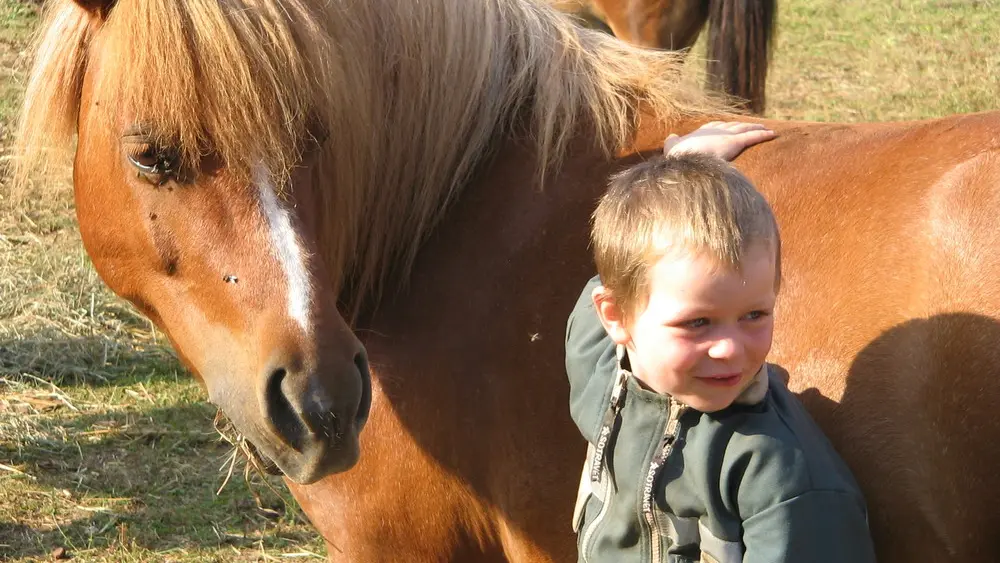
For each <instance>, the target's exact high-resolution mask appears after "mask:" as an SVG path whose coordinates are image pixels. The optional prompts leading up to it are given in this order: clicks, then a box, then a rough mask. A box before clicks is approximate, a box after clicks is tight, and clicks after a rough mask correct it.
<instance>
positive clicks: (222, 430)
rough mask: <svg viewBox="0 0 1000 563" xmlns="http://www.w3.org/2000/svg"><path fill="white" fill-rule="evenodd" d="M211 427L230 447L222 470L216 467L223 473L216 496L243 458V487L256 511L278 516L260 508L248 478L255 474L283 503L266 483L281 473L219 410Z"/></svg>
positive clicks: (263, 507) (259, 499) (260, 501)
mask: <svg viewBox="0 0 1000 563" xmlns="http://www.w3.org/2000/svg"><path fill="white" fill-rule="evenodd" d="M212 425H213V426H214V427H215V431H216V432H218V433H219V436H220V437H221V438H222V439H223V440H224V441H225V442H226V443H228V444H229V445H231V446H232V447H233V449H232V451H231V452H230V453H229V456H228V457H227V458H226V461H225V462H223V464H222V467H220V468H219V470H220V471H225V473H226V476H225V478H224V479H223V480H222V484H221V485H220V486H219V490H218V491H216V493H215V494H216V495H218V494H221V493H222V490H223V489H225V488H226V485H227V484H229V480H230V479H231V478H232V476H233V472H234V470H235V468H236V464H237V463H239V461H240V458H242V459H243V480H244V482H246V484H247V489H248V490H249V491H250V494H251V495H253V498H254V501H255V502H256V503H257V509H258V510H260V511H261V512H263V513H265V514H268V515H271V516H278V515H279V514H278V513H277V511H275V510H273V509H271V508H268V507H266V506H265V505H264V503H263V501H262V500H261V498H260V494H259V493H258V492H257V490H256V488H255V487H254V486H253V482H252V481H253V479H252V476H253V475H256V476H257V477H259V480H260V482H261V483H263V484H264V486H265V487H267V488H268V490H270V491H271V492H272V493H273V494H274V495H275V496H276V497H278V498H279V499H282V502H284V497H283V496H282V495H281V493H279V492H278V491H277V490H276V489H275V488H274V486H273V485H271V483H270V481H269V480H268V476H269V475H281V470H280V469H279V468H278V466H277V465H276V464H275V463H274V462H273V461H271V460H270V459H268V458H267V457H266V456H264V455H263V454H261V453H260V451H259V450H257V447H256V446H254V445H253V443H252V442H250V440H247V439H246V437H245V436H243V434H241V433H240V431H239V430H237V429H236V426H235V425H233V423H232V421H231V420H229V417H227V416H226V414H225V413H224V412H222V409H219V410H218V411H217V412H216V413H215V420H213V421H212Z"/></svg>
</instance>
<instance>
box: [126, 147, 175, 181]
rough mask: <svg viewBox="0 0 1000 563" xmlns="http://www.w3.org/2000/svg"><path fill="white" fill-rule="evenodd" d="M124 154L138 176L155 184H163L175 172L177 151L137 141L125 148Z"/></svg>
mask: <svg viewBox="0 0 1000 563" xmlns="http://www.w3.org/2000/svg"><path fill="white" fill-rule="evenodd" d="M126 156H127V158H128V161H129V162H130V163H131V164H132V166H134V167H135V168H136V170H137V171H138V174H139V176H140V177H142V178H145V179H146V180H147V181H149V182H150V183H152V184H155V185H160V184H163V183H164V182H166V181H167V180H169V179H170V178H171V177H172V176H173V175H175V174H176V172H177V162H178V158H177V153H176V151H174V150H172V149H170V148H166V147H161V146H158V145H156V144H154V143H138V144H136V145H133V146H131V147H128V148H127V150H126Z"/></svg>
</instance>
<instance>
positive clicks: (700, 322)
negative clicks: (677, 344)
mask: <svg viewBox="0 0 1000 563" xmlns="http://www.w3.org/2000/svg"><path fill="white" fill-rule="evenodd" d="M708 324H709V322H708V319H706V318H705V317H701V318H698V319H691V320H690V321H684V322H682V323H680V326H681V328H686V329H696V328H702V327H706V326H708Z"/></svg>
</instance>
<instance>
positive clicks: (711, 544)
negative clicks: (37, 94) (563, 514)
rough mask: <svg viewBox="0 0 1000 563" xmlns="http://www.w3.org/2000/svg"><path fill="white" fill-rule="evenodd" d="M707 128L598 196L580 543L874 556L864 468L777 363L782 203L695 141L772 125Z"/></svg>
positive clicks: (740, 139) (809, 557)
mask: <svg viewBox="0 0 1000 563" xmlns="http://www.w3.org/2000/svg"><path fill="white" fill-rule="evenodd" d="M710 128H714V129H715V130H720V129H721V131H722V133H723V135H722V136H719V135H716V136H714V138H713V137H712V135H711V131H704V130H702V131H699V132H696V134H693V135H692V136H688V137H684V138H680V139H676V138H671V139H668V141H667V145H668V148H670V147H671V146H672V147H673V149H672V150H670V151H669V153H668V154H666V155H665V156H663V157H658V158H654V159H652V160H649V161H647V162H643V163H641V164H639V165H637V166H635V167H633V168H631V169H629V170H626V171H625V172H623V173H621V174H619V175H617V176H616V177H614V178H613V179H612V180H611V184H610V187H609V189H608V191H607V193H606V195H605V196H604V197H603V198H602V200H601V202H600V204H599V205H598V207H597V210H596V211H595V213H594V217H593V230H592V233H591V237H592V244H593V248H594V254H595V261H596V263H597V270H598V273H599V277H597V278H594V279H592V280H591V281H590V283H589V284H588V285H587V286H586V287H585V288H584V291H583V294H582V295H581V296H580V299H579V301H578V302H577V304H576V307H575V308H574V310H573V312H572V314H571V315H570V318H569V322H568V326H567V336H566V368H567V372H568V375H569V380H570V386H571V396H570V410H571V412H572V415H573V418H574V420H575V421H576V423H577V425H578V426H579V428H580V430H581V432H582V433H583V435H584V437H585V438H586V439H587V441H588V442H589V443H590V447H589V449H588V452H587V459H586V463H585V465H584V470H583V476H582V479H581V483H580V493H579V495H578V498H577V505H576V510H575V511H574V515H573V527H574V529H575V530H576V532H577V533H578V535H579V538H578V545H579V560H580V561H585V562H596V561H609V562H611V561H613V562H616V563H617V562H633V561H635V562H645V561H651V562H654V563H655V562H660V561H668V562H696V561H700V562H705V563H731V562H744V563H781V562H796V563H799V562H801V563H825V562H830V563H833V562H838V563H841V562H842V563H868V562H872V561H874V560H875V555H874V548H873V546H872V541H871V537H870V535H869V533H868V527H867V520H866V509H865V503H864V499H863V497H862V495H861V492H860V490H859V488H858V486H857V484H856V482H855V481H854V478H853V477H852V475H851V473H850V471H849V470H848V468H847V466H846V465H845V464H844V463H843V461H842V460H841V459H840V457H839V456H838V455H837V453H836V452H835V451H834V449H833V447H832V446H831V445H830V443H829V442H828V441H827V439H826V437H825V436H824V435H823V433H822V431H821V430H820V429H819V428H818V427H817V426H816V424H815V423H814V422H813V420H812V419H811V418H810V417H809V415H808V414H807V413H806V411H805V410H804V408H803V407H802V405H801V404H800V403H799V402H798V401H797V400H796V398H795V397H794V396H793V395H792V394H791V393H790V392H789V391H788V389H787V388H786V387H785V385H784V383H783V381H782V380H781V379H780V378H779V377H777V376H776V375H775V374H774V373H771V370H769V369H768V366H767V364H765V363H764V360H765V357H766V356H767V353H768V351H769V349H770V347H771V334H772V329H773V317H772V313H773V310H774V303H775V298H776V297H777V294H778V289H779V285H780V281H781V268H780V264H781V241H780V238H779V236H778V228H777V224H776V223H775V219H774V216H773V215H772V212H771V209H770V207H769V206H768V204H767V202H766V201H765V200H764V198H763V197H762V196H761V195H760V194H759V193H758V192H757V191H756V190H755V189H754V187H753V186H752V185H751V183H750V182H749V181H748V180H747V179H746V178H745V177H744V176H743V175H742V174H740V173H739V172H738V171H737V170H736V169H734V168H733V167H731V166H729V165H728V164H727V163H725V162H724V161H722V160H720V159H719V158H713V157H712V156H708V155H706V154H698V153H697V151H699V150H700V151H703V152H704V151H707V152H708V153H709V154H714V155H717V156H721V157H724V158H732V157H733V156H735V155H736V154H738V153H739V151H740V150H742V149H743V148H744V147H745V146H746V145H748V144H753V143H754V142H757V141H759V140H764V139H766V138H768V137H769V136H773V135H768V134H767V132H757V133H754V132H753V131H754V130H755V129H758V128H755V127H753V126H748V125H745V124H711V127H710ZM727 131H728V132H735V133H737V134H733V135H729V136H726V135H725V133H726V132H727ZM672 137H673V136H672ZM692 137H694V138H692ZM678 141H679V142H678ZM701 141H704V143H703V144H701V145H699V142H701ZM681 151H685V152H686V153H687V154H678V153H680V152H681Z"/></svg>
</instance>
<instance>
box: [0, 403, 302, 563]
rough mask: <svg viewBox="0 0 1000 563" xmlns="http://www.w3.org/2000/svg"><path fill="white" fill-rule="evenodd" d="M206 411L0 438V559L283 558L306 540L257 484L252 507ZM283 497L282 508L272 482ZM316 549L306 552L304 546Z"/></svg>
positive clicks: (77, 421) (112, 419)
mask: <svg viewBox="0 0 1000 563" xmlns="http://www.w3.org/2000/svg"><path fill="white" fill-rule="evenodd" d="M214 414H215V409H214V408H213V407H211V406H209V405H206V404H196V403H191V404H182V405H177V406H170V407H165V408H152V409H138V408H126V409H122V410H114V411H108V412H101V413H97V414H87V415H82V416H79V415H76V416H65V417H58V418H56V417H48V418H47V419H46V420H45V421H44V422H37V421H36V424H34V425H33V427H32V428H26V430H25V432H24V435H22V436H5V437H3V439H2V440H0V461H2V463H4V464H6V465H9V466H11V467H16V468H17V469H18V470H19V471H21V472H23V474H13V475H8V476H3V474H2V473H0V507H2V508H0V560H6V559H18V558H31V557H43V556H47V555H48V554H49V553H50V552H51V551H52V550H53V549H55V548H57V547H63V548H65V549H67V550H69V551H70V552H80V551H85V550H108V549H111V550H114V549H118V550H122V549H125V550H131V551H133V552H134V551H136V550H139V551H143V550H148V551H149V552H158V553H162V552H165V551H172V550H185V551H187V550H214V549H217V548H225V547H227V546H235V547H253V548H258V549H260V548H263V549H270V548H275V549H282V548H285V547H290V546H293V545H297V544H301V543H309V542H313V543H317V542H316V541H315V540H316V534H315V532H314V531H312V529H311V528H310V527H309V526H308V525H307V524H306V523H304V522H303V521H301V520H300V519H299V517H298V516H297V514H298V510H297V509H293V510H291V511H289V512H287V513H286V512H285V510H284V503H283V501H282V499H281V498H279V497H278V496H276V495H275V494H274V493H272V492H271V491H269V490H266V489H265V488H264V487H263V486H262V485H259V484H258V485H257V486H256V487H255V490H256V491H257V492H258V493H260V496H261V501H262V503H263V505H264V507H265V508H266V510H261V509H260V508H258V506H257V502H256V501H255V500H254V497H253V496H252V495H251V494H250V492H249V491H248V490H247V484H246V483H245V481H244V480H243V477H242V473H241V471H240V469H239V466H238V465H237V468H236V470H235V472H234V475H233V477H232V479H231V480H230V482H229V483H228V485H227V487H226V488H225V489H224V490H223V491H222V493H221V494H219V495H218V496H217V495H216V490H217V489H218V488H219V486H220V485H221V484H222V481H223V479H224V477H225V474H224V472H223V471H220V469H219V468H220V466H221V465H224V462H225V460H226V458H227V456H228V453H229V450H230V448H229V446H228V445H227V444H225V443H222V442H220V440H219V438H218V436H217V434H216V433H215V431H214V430H213V427H212V419H213V417H214ZM274 485H275V488H276V489H277V490H278V491H280V494H281V497H283V498H285V499H289V498H290V497H289V496H288V494H287V492H285V488H284V486H283V485H282V484H280V482H274ZM314 547H315V546H314Z"/></svg>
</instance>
